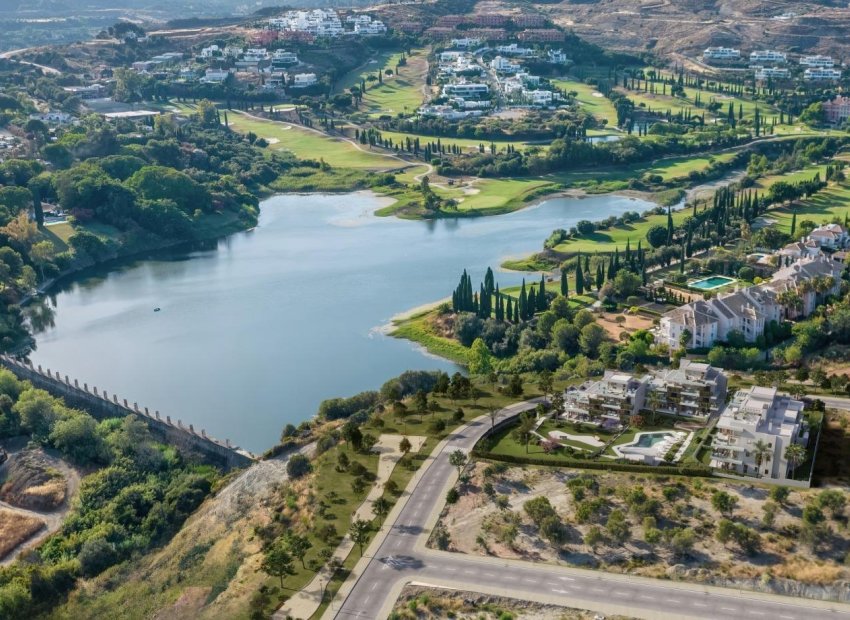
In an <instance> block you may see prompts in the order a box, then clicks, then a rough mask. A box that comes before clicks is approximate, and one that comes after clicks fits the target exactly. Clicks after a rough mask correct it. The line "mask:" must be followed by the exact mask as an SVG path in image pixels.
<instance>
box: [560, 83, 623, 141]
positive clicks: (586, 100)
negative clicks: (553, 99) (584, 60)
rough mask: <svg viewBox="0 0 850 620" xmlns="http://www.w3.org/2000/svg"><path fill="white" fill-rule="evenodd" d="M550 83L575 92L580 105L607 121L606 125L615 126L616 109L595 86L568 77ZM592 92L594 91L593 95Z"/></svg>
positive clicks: (600, 119)
mask: <svg viewBox="0 0 850 620" xmlns="http://www.w3.org/2000/svg"><path fill="white" fill-rule="evenodd" d="M552 83H553V84H554V85H555V86H557V87H558V88H561V89H563V90H565V91H567V92H570V91H574V92H576V93H577V95H576V100H577V101H578V102H579V103H580V104H581V107H582V108H584V109H585V110H587V111H588V112H590V113H591V114H593V116H595V117H596V119H597V120H599V121H603V120H604V121H607V123H606V125H607V126H608V127H610V128H612V129H616V127H617V110H616V109H615V108H614V105H613V104H612V103H611V100H610V99H608V98H607V97H604V96H600V95H601V93H599V91H597V90H596V87H595V86H591V85H589V84H585V83H584V82H579V81H578V80H573V79H569V78H564V79H556V80H552ZM594 93H596V94H595V95H594Z"/></svg>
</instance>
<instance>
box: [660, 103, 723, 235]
mask: <svg viewBox="0 0 850 620" xmlns="http://www.w3.org/2000/svg"><path fill="white" fill-rule="evenodd" d="M730 105H731V104H730ZM672 244H673V212H672V211H671V210H670V207H667V245H672Z"/></svg>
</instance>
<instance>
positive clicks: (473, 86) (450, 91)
mask: <svg viewBox="0 0 850 620" xmlns="http://www.w3.org/2000/svg"><path fill="white" fill-rule="evenodd" d="M443 94H444V95H446V96H447V97H460V98H462V99H481V98H486V97H487V96H489V94H490V87H489V86H487V84H481V83H478V82H459V83H457V84H446V85H445V86H443Z"/></svg>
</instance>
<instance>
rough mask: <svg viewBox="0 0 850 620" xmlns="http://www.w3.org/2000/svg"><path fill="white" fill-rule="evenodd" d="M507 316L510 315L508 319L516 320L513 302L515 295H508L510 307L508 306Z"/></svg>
mask: <svg viewBox="0 0 850 620" xmlns="http://www.w3.org/2000/svg"><path fill="white" fill-rule="evenodd" d="M505 316H507V317H508V321H513V320H514V304H513V297H508V307H507V312H506V314H505Z"/></svg>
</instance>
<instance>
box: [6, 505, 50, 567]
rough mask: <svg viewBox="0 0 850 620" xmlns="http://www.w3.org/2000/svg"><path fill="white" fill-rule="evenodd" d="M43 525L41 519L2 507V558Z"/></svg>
mask: <svg viewBox="0 0 850 620" xmlns="http://www.w3.org/2000/svg"><path fill="white" fill-rule="evenodd" d="M43 527H44V521H42V520H41V519H37V518H35V517H31V516H29V515H23V514H19V513H17V512H12V511H11V510H3V509H0V558H4V557H6V555H7V554H8V553H9V552H10V551H12V550H13V549H14V548H15V547H18V546H20V545H21V544H23V543H24V542H25V541H26V540H27V539H29V538H30V537H31V536H32V535H33V534H35V533H36V532H37V531H38V530H40V529H41V528H43Z"/></svg>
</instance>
